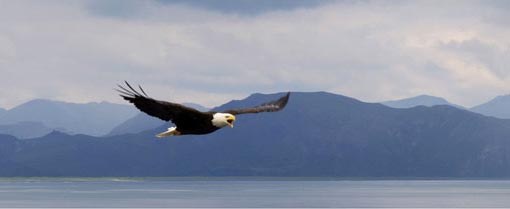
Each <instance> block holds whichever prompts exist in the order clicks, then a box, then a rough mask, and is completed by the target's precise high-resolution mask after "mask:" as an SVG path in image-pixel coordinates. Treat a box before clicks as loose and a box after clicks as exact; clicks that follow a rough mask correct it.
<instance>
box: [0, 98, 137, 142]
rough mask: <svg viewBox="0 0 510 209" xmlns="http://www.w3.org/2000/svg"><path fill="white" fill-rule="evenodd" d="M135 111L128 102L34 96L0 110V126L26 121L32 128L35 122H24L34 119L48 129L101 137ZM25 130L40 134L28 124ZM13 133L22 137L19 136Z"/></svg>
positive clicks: (26, 135)
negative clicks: (98, 101)
mask: <svg viewBox="0 0 510 209" xmlns="http://www.w3.org/2000/svg"><path fill="white" fill-rule="evenodd" d="M137 113H138V110H136V108H134V107H133V106H131V105H120V104H113V103H108V102H100V103H96V102H91V103H86V104H77V103H68V102H61V101H52V100H44V99H36V100H31V101H29V102H26V103H24V104H21V105H19V106H16V107H14V108H12V109H10V110H7V111H5V112H3V113H1V114H0V125H3V126H4V127H17V128H19V129H20V128H21V127H20V126H19V125H20V124H28V125H29V126H32V127H33V124H34V123H26V122H35V123H39V125H41V124H42V125H43V126H45V127H46V128H47V129H50V130H61V131H64V132H67V133H74V134H87V135H92V136H101V135H104V134H107V133H108V132H110V131H111V130H112V128H113V127H115V126H117V125H118V124H120V123H122V122H124V121H126V120H127V119H129V118H131V117H133V116H135V115H136V114H137ZM16 124H18V125H16ZM25 132H26V133H24V136H25V138H26V137H29V138H33V137H38V136H42V135H39V134H38V133H42V132H31V129H30V127H27V129H26V130H25ZM0 133H8V132H0ZM16 136H18V137H20V138H24V137H21V136H20V135H16Z"/></svg>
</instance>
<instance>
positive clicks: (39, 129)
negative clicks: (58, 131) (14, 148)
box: [0, 122, 54, 139]
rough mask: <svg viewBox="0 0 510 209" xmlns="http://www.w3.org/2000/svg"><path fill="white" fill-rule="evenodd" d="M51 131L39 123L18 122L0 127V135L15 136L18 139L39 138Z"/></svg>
mask: <svg viewBox="0 0 510 209" xmlns="http://www.w3.org/2000/svg"><path fill="white" fill-rule="evenodd" d="M53 130H54V129H51V128H48V127H46V126H45V125H44V124H42V123H40V122H19V123H15V124H9V125H0V134H7V135H11V136H15V137H17V138H19V139H28V138H35V137H41V136H44V135H46V134H49V133H51V132H52V131H53Z"/></svg>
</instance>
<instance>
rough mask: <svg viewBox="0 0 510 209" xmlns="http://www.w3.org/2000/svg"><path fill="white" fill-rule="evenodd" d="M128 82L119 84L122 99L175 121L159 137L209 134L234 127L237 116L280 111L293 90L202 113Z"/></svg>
mask: <svg viewBox="0 0 510 209" xmlns="http://www.w3.org/2000/svg"><path fill="white" fill-rule="evenodd" d="M125 83H126V86H127V87H123V86H121V85H117V86H118V87H119V88H120V89H116V90H117V91H118V92H120V93H121V94H120V96H121V97H122V98H124V99H125V100H127V101H129V102H130V103H133V104H134V105H135V106H136V107H137V108H138V109H139V110H141V111H143V112H145V113H147V114H148V115H150V116H153V117H157V118H159V119H161V120H164V121H172V122H173V123H174V124H175V127H170V128H168V130H167V131H165V132H163V133H160V134H158V135H156V137H158V138H161V137H166V136H178V135H189V134H195V135H200V134H208V133H211V132H214V131H216V130H218V129H220V128H223V127H225V126H230V127H231V128H233V127H234V121H235V120H236V115H239V114H246V113H259V112H275V111H279V110H281V109H283V108H284V107H285V105H287V101H289V96H290V92H288V93H287V94H286V95H285V96H283V97H281V98H279V99H277V100H274V101H270V102H267V103H264V104H261V105H258V106H255V107H252V108H246V109H232V110H225V111H222V112H212V111H209V112H201V111H198V110H196V109H193V108H191V107H187V106H184V105H181V104H177V103H172V102H166V101H160V100H155V99H152V98H150V97H149V96H147V94H146V93H145V91H144V90H143V89H142V87H141V86H138V88H139V89H140V91H137V90H136V89H135V88H133V87H131V85H130V84H129V83H128V82H125ZM140 92H141V93H140Z"/></svg>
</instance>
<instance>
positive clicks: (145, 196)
mask: <svg viewBox="0 0 510 209" xmlns="http://www.w3.org/2000/svg"><path fill="white" fill-rule="evenodd" d="M509 196H510V181H499V180H493V181H484V180H462V181H458V180H440V181H436V180H404V181H398V180H376V181H374V180H362V181H350V180H340V181H331V180H313V181H310V180H304V181H303V180H285V179H281V180H263V181H260V180H225V179H223V180H205V181H204V180H143V179H136V180H130V179H120V180H114V181H112V180H92V181H91V180H86V181H75V180H73V181H65V180H64V181H61V180H58V179H57V180H56V181H54V180H51V181H23V180H22V181H1V182H0V207H8V208H12V207H38V208H41V207H43V208H44V207H287V208H288V207H291V208H295V207H305V208H306V207H337V208H359V207H361V208H371V207H372V208H373V207H380V208H388V207H389V208H399V207H412V208H444V207H470V208H471V207H477V208H488V207H509V206H510V198H508V197H509Z"/></svg>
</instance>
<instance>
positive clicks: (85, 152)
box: [0, 92, 510, 178]
mask: <svg viewBox="0 0 510 209" xmlns="http://www.w3.org/2000/svg"><path fill="white" fill-rule="evenodd" d="M281 95H283V93H279V94H270V95H265V94H254V95H251V96H249V97H248V98H246V99H243V100H237V101H231V102H229V103H226V104H224V105H222V106H219V107H216V108H213V110H223V109H230V108H241V107H248V106H253V105H254V104H259V103H261V102H265V101H268V100H271V99H274V98H277V97H279V96H281ZM167 127H168V125H166V124H164V125H162V126H160V127H157V128H155V129H151V130H147V131H143V132H140V133H132V134H123V135H115V136H108V137H93V136H87V135H80V134H79V135H69V134H66V133H61V132H56V131H54V132H52V133H50V134H48V135H46V136H44V137H40V138H36V139H26V140H18V139H16V138H14V137H12V136H8V135H0V167H1V168H2V169H0V176H328V177H329V176H334V177H390V178H392V177H398V178H401V177H425V178H439V177H453V178H458V177H461V178H466V177H469V178H478V177H484V178H487V177H498V178H499V177H510V150H509V149H510V120H504V119H497V118H494V117H487V116H483V115H480V114H477V113H473V112H470V111H467V110H463V109H458V108H455V107H452V106H448V105H436V106H432V107H426V106H417V107H412V108H406V109H397V108H390V107H387V106H385V105H382V104H378V103H365V102H361V101H359V100H356V99H353V98H349V97H345V96H342V95H336V94H331V93H327V92H312V93H302V92H294V93H292V95H291V98H290V100H289V103H288V106H287V107H286V108H285V109H284V110H282V111H280V112H274V113H260V114H247V115H239V116H238V117H237V120H236V126H235V128H233V129H231V128H228V127H227V128H224V129H221V130H219V131H217V132H214V133H212V134H209V135H202V136H179V137H170V138H164V139H157V138H155V137H154V135H155V134H156V133H158V132H161V131H163V130H164V129H166V128H167Z"/></svg>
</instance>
